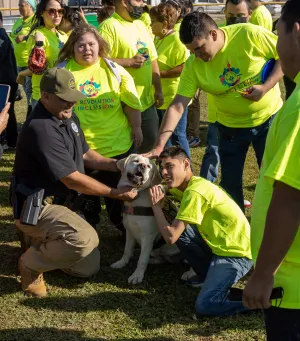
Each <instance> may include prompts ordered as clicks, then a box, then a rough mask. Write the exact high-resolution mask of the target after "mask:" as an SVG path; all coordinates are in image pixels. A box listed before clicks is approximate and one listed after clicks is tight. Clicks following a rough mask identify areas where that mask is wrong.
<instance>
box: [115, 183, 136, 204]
mask: <svg viewBox="0 0 300 341" xmlns="http://www.w3.org/2000/svg"><path fill="white" fill-rule="evenodd" d="M137 196H138V192H137V190H136V188H132V187H129V186H126V187H122V188H112V189H111V192H110V197H111V198H113V199H118V200H123V201H132V200H134V199H135V198H136V197H137Z"/></svg>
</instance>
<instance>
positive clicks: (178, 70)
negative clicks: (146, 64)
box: [160, 64, 184, 78]
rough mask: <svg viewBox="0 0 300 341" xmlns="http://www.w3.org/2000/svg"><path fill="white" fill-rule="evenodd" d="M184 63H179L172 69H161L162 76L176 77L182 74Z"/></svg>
mask: <svg viewBox="0 0 300 341" xmlns="http://www.w3.org/2000/svg"><path fill="white" fill-rule="evenodd" d="M183 67H184V64H181V65H178V66H176V67H174V68H173V69H170V70H166V71H163V70H160V78H176V77H179V76H180V75H181V72H182V70H183Z"/></svg>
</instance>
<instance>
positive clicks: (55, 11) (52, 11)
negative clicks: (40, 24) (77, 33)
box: [45, 8, 66, 16]
mask: <svg viewBox="0 0 300 341" xmlns="http://www.w3.org/2000/svg"><path fill="white" fill-rule="evenodd" d="M45 12H48V13H49V15H56V14H58V15H61V16H64V15H65V13H66V11H65V10H64V9H63V8H60V9H56V8H49V9H45Z"/></svg>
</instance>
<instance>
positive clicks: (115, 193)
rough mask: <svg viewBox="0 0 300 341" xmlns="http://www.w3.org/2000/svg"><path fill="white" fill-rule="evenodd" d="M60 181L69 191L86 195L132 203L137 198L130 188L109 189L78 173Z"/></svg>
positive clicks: (135, 192)
mask: <svg viewBox="0 0 300 341" xmlns="http://www.w3.org/2000/svg"><path fill="white" fill-rule="evenodd" d="M60 181H61V182H62V183H63V184H64V185H65V186H66V187H67V188H69V189H70V190H74V191H76V192H78V193H83V194H87V195H95V196H104V197H108V198H113V199H119V200H125V201H132V200H133V199H134V198H135V197H136V196H137V191H133V190H132V188H130V187H124V188H118V189H117V188H111V187H108V186H106V185H104V184H103V183H101V182H99V181H97V180H95V179H93V178H91V177H89V176H87V175H85V174H82V173H79V172H78V171H76V172H73V173H71V174H69V175H67V176H65V177H63V178H61V179H60Z"/></svg>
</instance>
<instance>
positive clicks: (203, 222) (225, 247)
mask: <svg viewBox="0 0 300 341" xmlns="http://www.w3.org/2000/svg"><path fill="white" fill-rule="evenodd" d="M160 168H161V173H162V177H163V178H164V180H165V182H166V185H167V188H168V190H169V191H170V192H171V194H172V195H174V196H175V197H176V198H177V199H179V200H180V202H181V204H180V209H179V212H178V213H177V216H176V219H175V220H174V221H173V222H172V224H171V225H170V224H169V223H168V222H167V220H166V219H165V216H164V214H163V211H162V208H161V206H160V201H161V200H162V199H163V197H164V194H163V192H162V190H161V187H160V186H154V187H152V188H151V189H150V195H151V200H152V206H153V213H154V216H155V219H156V222H157V225H158V228H159V230H160V232H161V234H162V236H163V238H164V239H165V240H166V242H167V243H168V244H174V243H176V245H177V246H178V247H179V249H180V251H181V252H182V253H183V255H184V257H185V258H186V259H187V261H188V262H189V265H190V266H192V268H193V270H194V271H195V272H196V274H197V275H198V280H199V281H200V282H203V285H202V289H201V291H200V294H199V295H198V298H197V301H196V311H197V312H198V313H199V314H201V315H207V316H225V315H232V314H235V313H238V312H246V311H247V310H248V309H247V308H245V307H244V306H243V304H242V302H237V301H229V300H228V299H227V295H228V292H229V289H230V288H231V287H232V285H233V284H234V283H236V282H237V281H238V280H239V279H240V278H241V277H243V276H244V275H246V274H247V273H248V271H249V270H250V269H251V267H252V261H251V252H250V226H249V223H248V221H247V218H246V217H245V216H244V214H243V212H242V210H241V209H240V208H239V207H238V205H237V204H236V203H235V202H234V201H233V200H232V199H231V198H230V197H229V195H228V194H227V193H226V192H224V191H223V190H222V189H221V188H219V187H218V186H216V185H214V184H213V183H211V182H210V181H208V180H206V179H203V178H200V177H197V176H194V175H193V173H192V170H191V166H190V160H189V158H188V156H187V154H186V153H185V151H184V150H183V149H181V148H179V147H170V148H167V149H166V150H165V151H163V152H162V153H161V155H160ZM188 224H189V225H188Z"/></svg>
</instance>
